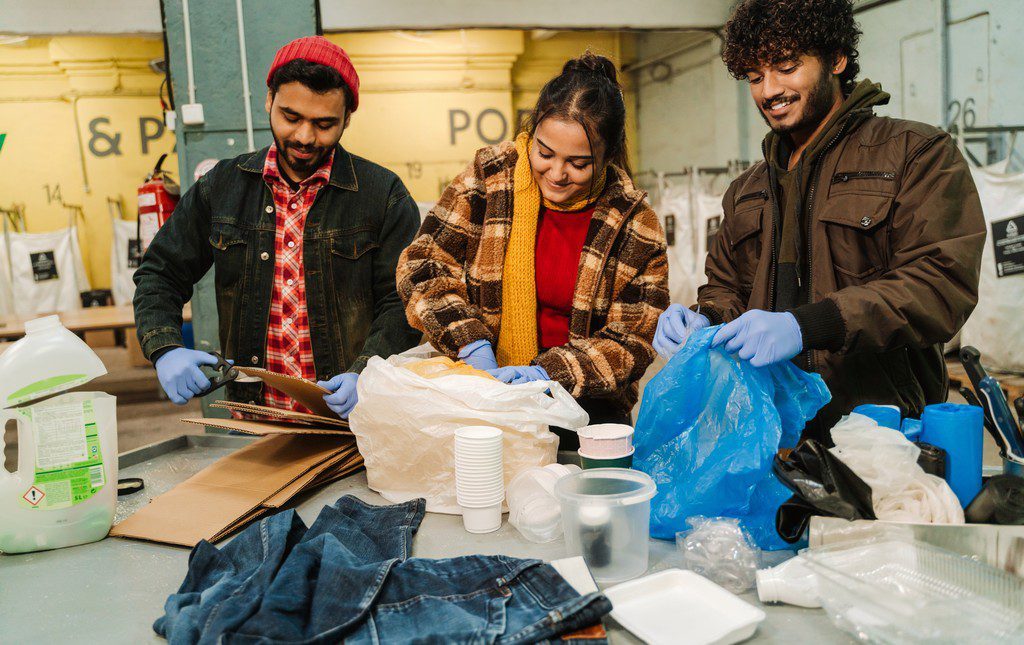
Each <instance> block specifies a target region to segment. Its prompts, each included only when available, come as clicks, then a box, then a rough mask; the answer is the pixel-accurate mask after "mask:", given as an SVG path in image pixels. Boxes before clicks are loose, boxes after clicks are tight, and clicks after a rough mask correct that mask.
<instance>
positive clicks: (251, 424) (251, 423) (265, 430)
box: [182, 419, 352, 437]
mask: <svg viewBox="0 0 1024 645" xmlns="http://www.w3.org/2000/svg"><path fill="white" fill-rule="evenodd" d="M182 421H184V422H185V423H191V424H193V425H198V426H206V427H209V428H219V429H221V430H233V431H235V432H244V433H245V434H252V435H257V436H260V437H267V436H270V435H288V434H292V435H300V434H309V435H330V436H337V437H351V436H352V433H351V432H350V431H349V430H347V429H345V428H341V427H330V428H319V427H316V426H311V425H304V424H297V423H287V422H284V423H282V422H275V421H262V420H254V419H182Z"/></svg>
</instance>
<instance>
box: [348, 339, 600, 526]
mask: <svg viewBox="0 0 1024 645" xmlns="http://www.w3.org/2000/svg"><path fill="white" fill-rule="evenodd" d="M413 356H414V357H413ZM426 357H427V356H426V355H425V353H424V351H423V349H422V348H416V349H413V350H410V351H409V352H407V353H406V355H399V356H392V357H391V358H389V359H387V360H386V361H385V360H384V359H382V358H380V357H373V358H371V359H370V361H369V363H367V365H366V368H365V369H364V370H363V372H362V374H360V376H359V383H358V385H357V387H358V392H359V403H358V404H356V407H355V408H354V409H353V410H352V414H351V415H350V416H349V424H350V426H351V429H352V433H353V434H354V435H355V436H356V443H357V445H358V447H359V452H360V453H362V455H363V459H364V460H365V462H366V479H367V483H368V484H369V486H370V488H371V489H372V490H374V491H376V492H378V493H380V494H381V495H382V496H383V497H384V498H385V499H387V500H388V501H391V502H395V503H399V502H404V501H407V500H410V499H415V498H417V497H423V498H426V500H427V510H428V511H430V512H436V513H452V514H460V513H461V511H460V509H459V505H458V502H457V501H456V499H455V474H454V472H455V471H454V461H455V457H454V453H453V444H454V433H455V430H456V429H457V428H460V427H464V426H472V425H487V426H493V427H496V428H500V429H501V430H502V432H503V433H504V446H503V449H504V455H505V486H506V489H507V487H508V485H509V483H510V482H511V480H512V478H513V477H515V476H516V475H517V474H518V473H519V472H520V471H522V470H524V469H526V468H529V467H531V466H544V465H547V464H550V463H554V462H555V459H556V457H557V452H558V437H557V436H556V435H555V434H554V433H552V432H551V431H550V430H549V429H548V426H551V425H553V426H558V427H562V428H572V429H575V428H580V427H583V426H585V425H587V423H588V422H589V418H588V416H587V413H586V412H585V411H584V410H583V408H581V407H580V406H579V404H578V403H576V401H575V399H573V398H572V396H571V395H570V394H569V393H568V392H566V391H565V389H564V388H563V387H562V386H561V385H559V384H558V383H556V382H554V381H534V382H532V383H525V384H523V385H506V384H504V383H501V382H499V381H492V380H489V379H485V378H481V377H478V376H466V375H452V376H442V377H439V378H434V379H427V378H424V377H422V376H419V375H417V374H415V373H414V372H412V371H410V370H407V369H404V368H403V367H402V365H405V364H408V363H411V362H415V361H417V360H422V359H423V358H426ZM549 391H550V394H549V393H548V392H549Z"/></svg>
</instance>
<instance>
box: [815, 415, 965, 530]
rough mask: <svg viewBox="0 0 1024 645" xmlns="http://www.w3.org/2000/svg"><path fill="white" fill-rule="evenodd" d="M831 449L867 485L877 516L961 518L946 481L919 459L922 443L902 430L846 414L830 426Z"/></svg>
mask: <svg viewBox="0 0 1024 645" xmlns="http://www.w3.org/2000/svg"><path fill="white" fill-rule="evenodd" d="M832 441H833V442H834V443H835V448H832V449H831V452H832V454H833V455H835V456H836V457H838V458H839V459H840V460H842V462H843V463H845V464H846V465H847V466H849V467H850V469H851V470H852V471H853V472H854V473H855V474H856V475H857V476H858V477H860V478H861V479H863V480H864V483H866V484H867V485H868V486H870V487H871V505H872V506H873V507H874V510H875V516H876V517H877V518H878V519H880V520H888V521H891V522H919V523H922V524H963V523H964V511H963V508H961V507H960V500H958V499H957V497H956V495H955V494H954V493H953V489H951V488H950V487H949V484H947V483H946V481H945V480H944V479H942V478H940V477H936V476H935V475H929V474H928V473H926V472H924V470H922V469H921V467H920V466H918V465H917V457H918V455H920V454H921V449H920V448H918V447H917V446H915V445H914V444H913V443H912V442H911V441H910V440H909V439H907V438H906V437H905V436H904V435H903V433H902V432H900V431H898V430H893V429H891V428H885V427H883V426H880V425H878V423H877V422H875V420H874V419H871V418H869V417H866V416H864V415H862V414H850V415H849V416H846V417H843V419H842V420H841V421H840V422H839V423H837V424H836V426H835V427H834V428H832Z"/></svg>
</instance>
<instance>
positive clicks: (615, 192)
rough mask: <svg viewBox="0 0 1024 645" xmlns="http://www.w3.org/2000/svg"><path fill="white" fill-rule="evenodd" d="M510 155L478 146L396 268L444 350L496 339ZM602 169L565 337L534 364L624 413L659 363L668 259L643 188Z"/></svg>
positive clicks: (410, 302) (504, 148) (577, 393)
mask: <svg viewBox="0 0 1024 645" xmlns="http://www.w3.org/2000/svg"><path fill="white" fill-rule="evenodd" d="M517 158H518V154H517V152H516V150H515V146H514V144H513V143H512V142H510V141H509V142H505V143H502V144H499V145H497V146H493V147H488V148H483V149H481V150H479V151H478V152H477V154H476V158H475V160H474V161H473V163H472V164H470V165H469V167H467V168H466V170H465V171H463V172H462V174H460V175H459V176H458V177H456V178H455V179H454V180H453V181H452V182H451V184H450V185H449V186H448V188H447V189H445V191H444V194H443V195H442V196H441V199H440V200H439V201H438V203H437V205H436V206H434V208H433V209H431V211H430V213H429V214H428V215H427V217H426V219H425V220H424V222H423V225H422V226H421V227H420V231H419V234H418V235H417V237H416V239H415V240H413V243H412V244H411V245H410V246H409V247H408V248H407V249H406V250H405V252H403V253H402V257H401V258H400V260H399V263H398V274H397V281H398V292H399V294H400V295H401V296H402V299H403V300H404V301H405V306H406V315H407V316H408V319H409V323H410V324H411V325H412V326H413V327H415V328H417V329H420V330H422V331H423V332H425V333H426V335H427V337H428V338H429V340H430V341H431V343H433V345H434V346H435V347H436V348H437V349H438V350H439V351H442V352H444V353H445V354H447V355H449V356H451V357H455V356H456V354H457V353H458V351H459V349H460V348H461V347H463V346H464V345H467V344H469V343H472V342H474V341H477V340H481V339H486V340H489V341H491V343H492V344H496V342H497V338H498V331H499V329H500V328H501V314H502V312H501V289H502V269H503V267H504V262H505V248H506V245H507V243H508V238H509V233H510V232H511V230H512V198H513V186H512V177H513V170H514V168H515V164H516V160H517ZM608 172H609V176H608V178H607V185H606V187H605V190H604V192H603V193H602V194H601V197H600V198H599V199H598V202H597V205H596V209H595V212H594V216H593V218H592V220H591V223H590V228H589V229H588V231H587V237H586V242H585V243H584V246H583V254H582V256H581V258H580V266H579V273H578V275H577V278H576V290H575V295H574V297H573V306H572V313H571V315H570V319H569V343H568V344H567V345H562V346H560V347H554V348H551V349H549V350H547V351H545V352H542V353H541V354H539V355H538V356H537V357H536V358H535V359H534V360H533V363H534V364H536V365H540V366H541V367H543V368H544V369H545V371H547V373H548V374H549V375H550V376H551V378H552V379H554V380H555V381H558V382H559V383H560V384H562V385H563V386H564V387H565V388H566V389H567V390H568V391H569V392H570V393H571V394H572V395H573V396H574V397H577V398H579V397H597V398H608V399H613V400H614V401H616V402H617V403H618V404H620V405H621V406H622V408H623V409H624V410H629V409H630V408H631V407H632V406H633V404H634V403H635V402H636V399H637V383H638V381H639V380H640V378H641V377H642V376H643V374H644V371H645V370H646V369H647V367H648V366H649V365H650V364H651V361H652V360H653V359H654V349H653V347H652V346H651V341H652V339H653V338H654V330H655V328H656V327H657V324H658V316H659V315H660V314H661V312H662V311H664V309H665V308H666V307H667V306H668V303H669V296H668V261H667V258H666V255H665V234H664V232H663V231H662V228H661V223H660V222H659V221H658V217H657V215H655V213H654V211H653V210H651V208H650V206H649V205H648V204H647V203H646V202H645V201H644V198H645V197H646V193H645V192H643V191H642V190H638V189H637V188H635V187H634V186H633V182H632V181H631V180H630V179H629V177H628V176H627V175H626V173H625V172H623V171H622V170H621V169H619V168H617V167H614V166H611V167H609V170H608ZM540 279H543V277H542V276H541V278H540Z"/></svg>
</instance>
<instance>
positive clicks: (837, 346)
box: [698, 97, 985, 441]
mask: <svg viewBox="0 0 1024 645" xmlns="http://www.w3.org/2000/svg"><path fill="white" fill-rule="evenodd" d="M886 98H887V97H886ZM882 102H884V100H879V101H877V102H876V103H882ZM810 172H811V174H810V184H809V187H808V192H807V196H806V198H805V200H804V203H803V208H804V213H805V217H807V218H808V219H806V220H805V221H807V222H808V226H807V229H808V232H809V234H808V232H805V239H804V240H803V243H804V244H805V252H806V253H807V254H808V260H807V262H808V266H809V272H808V277H809V279H810V287H809V289H808V291H809V294H810V296H809V302H808V303H806V304H804V305H801V306H799V307H797V308H795V309H793V310H792V311H793V313H794V315H795V316H796V317H797V319H798V321H799V322H800V326H801V330H802V333H803V337H804V347H805V349H807V350H809V351H807V352H805V354H804V355H803V356H802V357H801V360H798V363H800V364H801V365H802V366H803V367H805V368H807V369H809V370H810V371H814V372H818V373H820V374H821V375H822V377H823V378H824V379H825V382H826V383H827V384H828V386H829V389H830V390H831V391H832V397H833V398H832V402H831V403H830V404H829V405H828V406H826V408H824V409H823V410H822V411H821V413H820V414H819V415H818V417H817V418H816V419H815V420H814V421H813V422H812V423H811V424H809V425H808V428H807V430H806V431H805V436H814V437H818V438H823V439H825V440H826V441H828V434H827V430H828V429H829V428H831V427H832V425H834V423H835V422H836V421H837V420H838V419H839V417H840V416H841V415H843V414H846V413H848V412H849V411H850V410H851V409H852V408H853V407H855V406H856V405H859V404H861V403H882V404H895V405H898V406H900V408H901V410H902V411H903V413H904V414H909V415H911V416H918V415H920V413H921V412H922V410H923V408H924V406H925V405H927V404H931V403H936V402H941V401H944V400H945V399H946V396H947V389H948V381H949V379H948V375H947V373H946V367H945V363H944V362H943V357H942V346H943V343H945V342H947V341H949V340H950V339H951V338H953V336H954V335H955V334H956V333H957V331H958V330H959V329H960V327H961V326H962V325H963V324H964V321H966V320H967V317H968V315H970V313H971V311H972V310H973V309H974V306H975V304H976V303H977V298H978V276H979V269H980V265H981V252H982V247H983V245H984V242H985V224H984V219H983V217H982V212H981V203H980V201H979V199H978V193H977V190H976V188H975V186H974V182H973V180H972V179H971V174H970V170H969V169H968V166H967V164H966V162H965V161H964V158H963V156H962V155H961V153H960V151H959V150H958V149H957V147H956V145H955V144H954V142H953V141H952V139H951V138H950V136H949V135H948V134H946V133H945V132H943V131H941V130H939V129H937V128H934V127H932V126H928V125H925V124H922V123H916V122H913V121H905V120H901V119H893V118H887V117H879V116H876V115H874V114H873V113H872V112H871V110H870V108H864V109H859V110H854V111H851V112H850V113H848V114H847V115H845V116H844V117H843V121H842V122H841V124H840V127H839V128H838V129H837V130H836V131H835V133H834V134H833V136H832V138H831V139H829V140H828V141H827V142H826V144H825V147H824V148H822V149H821V152H820V153H819V154H818V155H817V156H816V158H815V160H814V165H813V168H812V169H811V170H810ZM723 206H724V209H725V216H724V219H723V222H722V226H721V229H720V231H719V234H718V236H717V237H716V239H715V242H714V244H713V245H712V248H711V249H710V251H709V253H708V257H707V263H706V268H705V271H706V273H707V279H708V283H707V284H706V285H705V286H703V287H701V289H700V290H699V292H698V302H699V304H700V306H701V312H702V313H705V314H707V315H708V317H709V318H710V319H711V321H712V323H713V324H716V323H721V322H728V321H731V320H733V319H734V318H736V317H738V316H739V315H740V314H742V313H743V312H745V311H747V310H749V309H765V310H772V309H773V308H774V297H775V294H774V293H773V291H774V283H775V275H774V273H775V270H776V268H777V261H776V258H777V253H778V242H777V241H776V238H777V237H778V230H779V227H780V226H781V223H780V220H779V211H778V202H777V199H776V196H775V191H774V190H773V186H772V182H771V180H770V179H769V169H768V164H767V163H766V162H763V161H761V162H758V163H757V164H755V165H754V166H752V167H751V168H750V169H749V170H747V171H746V172H745V173H744V174H743V175H741V176H740V177H739V178H737V179H736V181H734V182H733V183H732V185H731V186H730V187H729V190H728V191H727V192H726V194H725V197H724V199H723Z"/></svg>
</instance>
